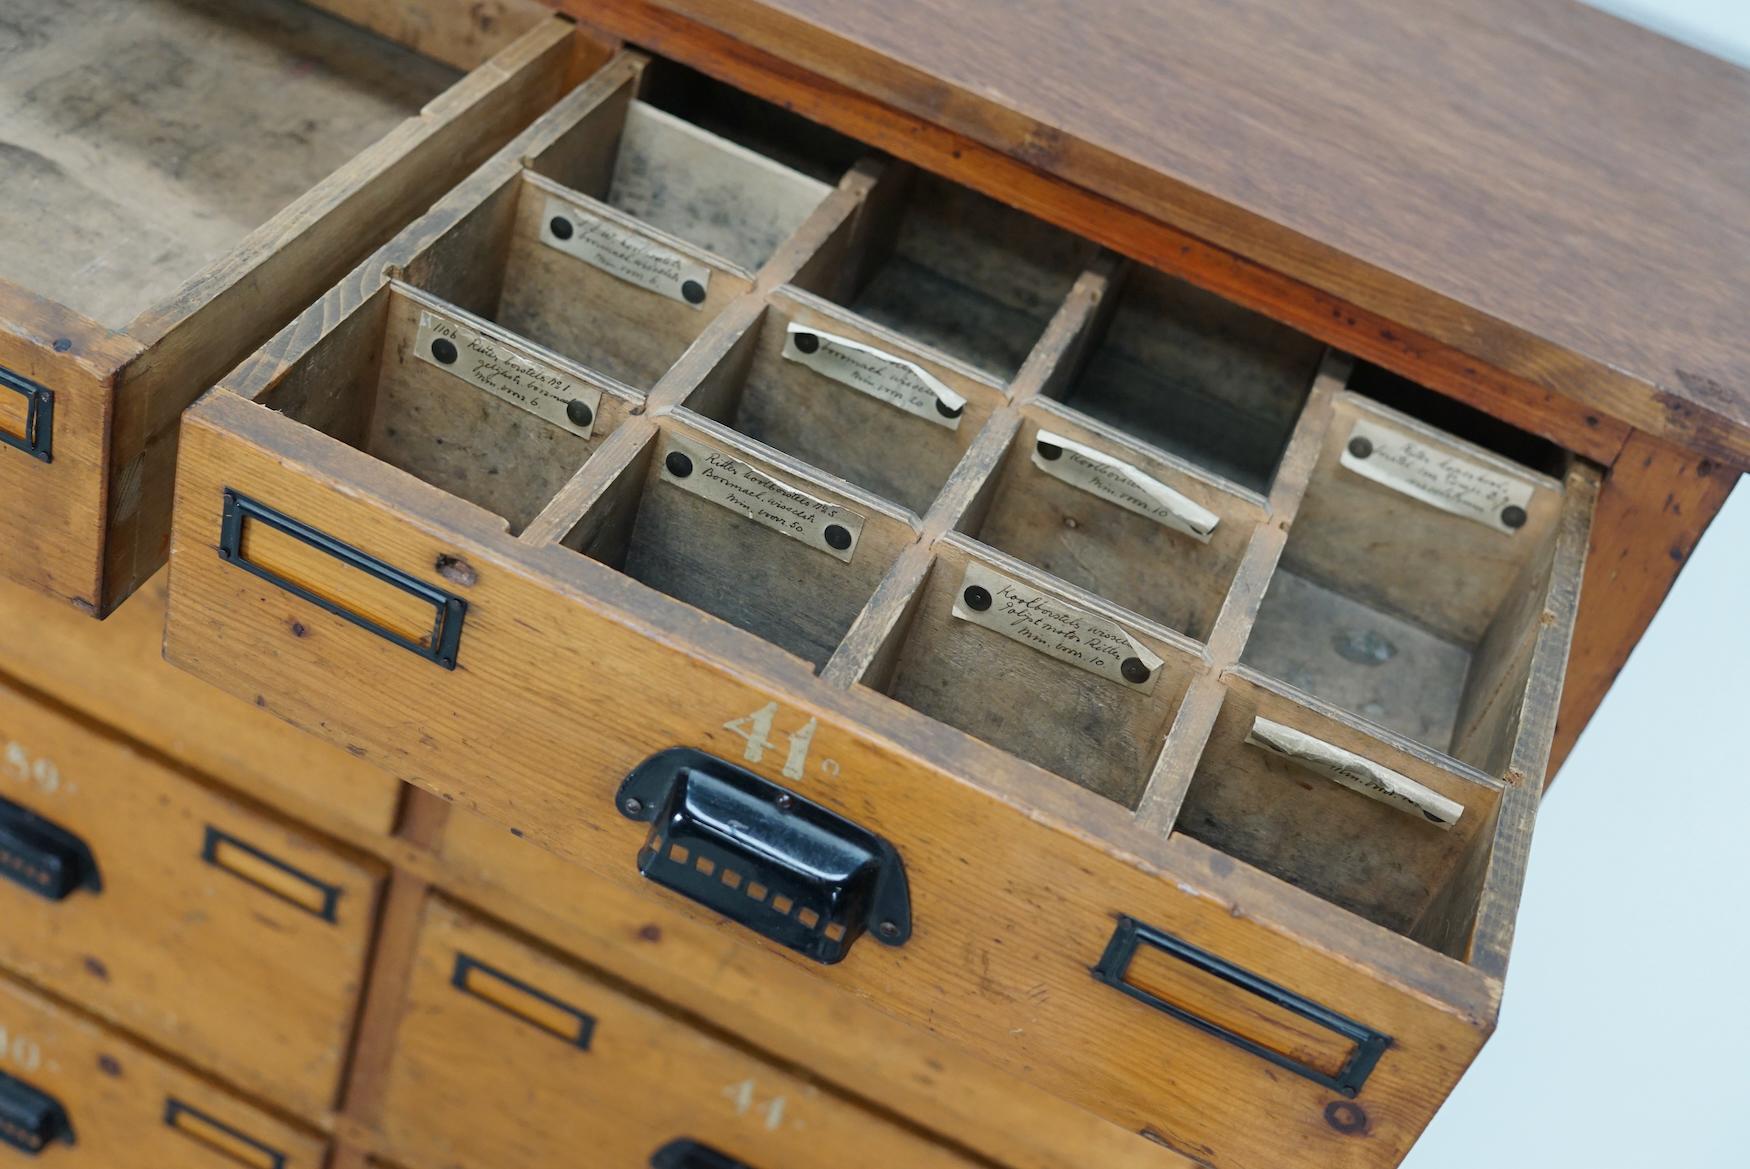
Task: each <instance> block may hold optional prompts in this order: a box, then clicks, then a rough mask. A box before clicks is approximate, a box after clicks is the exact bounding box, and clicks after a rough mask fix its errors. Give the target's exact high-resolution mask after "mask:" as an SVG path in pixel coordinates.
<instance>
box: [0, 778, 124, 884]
mask: <svg viewBox="0 0 1750 1169" xmlns="http://www.w3.org/2000/svg"><path fill="white" fill-rule="evenodd" d="M0 877H5V878H6V879H7V880H9V881H11V882H12V883H13V884H15V885H20V886H23V887H24V888H26V889H29V890H30V891H31V892H32V893H35V894H36V895H37V896H38V897H43V898H46V899H48V900H50V901H64V900H66V899H67V897H68V896H69V895H70V894H72V892H73V891H74V890H76V889H89V890H91V891H92V892H93V893H96V892H99V891H101V890H102V888H103V882H102V880H101V879H100V878H99V877H98V874H97V861H96V859H95V858H94V857H93V856H92V855H91V849H90V848H88V847H87V846H86V844H85V842H84V841H83V840H80V839H79V838H78V837H77V836H75V835H73V834H72V833H71V832H68V831H67V830H66V829H65V828H62V827H61V826H60V825H59V824H56V823H54V822H53V821H52V820H45V819H44V818H43V817H41V816H39V815H37V814H36V813H35V812H33V811H31V810H30V809H29V808H26V807H22V806H20V805H18V804H15V803H13V802H12V801H11V800H5V799H0Z"/></svg>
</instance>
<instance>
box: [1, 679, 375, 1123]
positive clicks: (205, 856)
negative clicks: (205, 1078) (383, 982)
mask: <svg viewBox="0 0 1750 1169" xmlns="http://www.w3.org/2000/svg"><path fill="white" fill-rule="evenodd" d="M0 800H3V801H4V802H3V803H0V844H3V848H0V862H3V864H4V866H5V867H4V870H3V871H0V876H4V877H6V878H8V879H6V880H4V881H0V902H4V905H5V920H6V922H7V928H6V929H5V930H4V931H0V964H4V965H5V966H7V967H9V968H11V969H12V970H14V971H16V972H18V973H20V974H22V975H24V976H25V977H27V978H29V979H30V980H31V981H33V982H35V983H37V984H39V985H41V986H44V987H47V988H49V989H51V990H52V991H53V992H54V993H55V994H57V995H62V996H65V997H67V998H69V999H72V1000H73V1001H75V1002H77V1003H79V1004H80V1005H82V1006H85V1007H87V1008H89V1009H91V1010H93V1011H95V1012H96V1013H98V1014H100V1015H102V1016H104V1017H106V1018H109V1019H112V1020H114V1021H116V1022H118V1023H121V1024H123V1025H125V1026H126V1027H127V1028H128V1029H130V1030H132V1031H135V1032H137V1033H138V1034H140V1035H142V1036H145V1037H146V1038H148V1039H150V1040H152V1041H153V1042H154V1043H157V1044H160V1045H162V1046H163V1047H166V1048H168V1049H170V1050H172V1051H175V1052H177V1053H179V1054H181V1055H184V1056H186V1057H187V1058H188V1059H190V1060H191V1061H192V1062H194V1063H196V1064H198V1065H200V1066H202V1067H205V1068H209V1069H211V1070H212V1071H214V1072H217V1073H219V1074H220V1075H222V1076H223V1077H224V1078H225V1079H227V1080H228V1081H230V1082H232V1083H234V1084H237V1085H239V1086H240V1087H243V1088H246V1089H248V1090H250V1091H252V1092H254V1093H257V1094H259V1095H261V1096H263V1097H265V1098H268V1099H271V1100H274V1101H276V1102H278V1103H279V1104H280V1105H282V1106H284V1107H286V1108H289V1109H292V1110H294V1111H296V1112H298V1113H300V1114H302V1115H305V1116H310V1117H316V1116H320V1115H322V1114H323V1113H324V1112H326V1110H327V1109H329V1108H330V1107H331V1106H332V1104H333V1101H334V1097H335V1092H336V1088H337V1084H338V1080H339V1076H340V1072H341V1068H342V1064H343V1057H344V1054H345V1050H346V1045H347V1041H348V1037H349V1034H350V1029H351V1023H352V1018H353V1013H354V1009H355V1002H356V999H357V996H358V990H359V982H360V979H361V977H362V972H363V966H364V960H365V955H366V950H367V947H368V943H369V938H370V931H371V926H372V918H373V907H374V901H375V898H376V896H377V889H378V886H379V884H380V883H381V871H380V868H379V866H377V865H375V864H373V863H370V862H367V861H363V860H358V859H354V858H352V857H350V856H348V855H345V854H343V853H342V852H340V851H339V850H337V849H336V848H335V847H334V846H332V845H330V844H328V843H327V842H325V841H323V840H322V839H321V838H319V837H317V836H314V835H312V834H311V833H309V832H307V831H304V830H302V829H297V828H293V827H291V826H290V825H289V824H286V823H283V822H281V821H278V820H276V819H273V818H271V817H269V816H266V815H263V814H261V813H259V812H256V811H254V810H252V809H250V808H248V807H245V806H244V805H242V804H239V803H237V802H236V801H234V800H232V799H229V798H227V797H225V796H222V795H219V794H217V793H216V792H214V791H211V790H209V789H207V788H205V787H203V786H201V785H200V784H198V783H196V782H195V781H193V780H191V779H188V778H186V777H184V776H182V775H180V774H178V773H176V772H174V771H171V770H170V769H168V768H167V767H165V766H163V765H161V764H159V763H158V762H156V761H155V760H153V759H151V758H150V757H148V756H146V755H144V754H142V753H141V752H140V751H138V750H137V749H135V748H132V747H131V746H129V745H127V744H126V743H125V742H124V741H122V740H118V739H114V738H110V737H108V736H106V735H104V734H103V733H102V732H100V731H98V730H95V729H93V728H91V727H90V726H88V725H86V724H83V723H80V722H78V721H76V720H75V719H74V718H73V717H72V716H70V715H68V714H67V713H65V712H63V711H61V710H59V709H56V708H51V707H49V706H46V705H44V704H42V703H39V702H37V701H34V700H32V699H30V698H28V697H26V696H24V695H23V694H22V693H20V692H19V691H17V690H14V689H12V688H10V687H7V686H0Z"/></svg>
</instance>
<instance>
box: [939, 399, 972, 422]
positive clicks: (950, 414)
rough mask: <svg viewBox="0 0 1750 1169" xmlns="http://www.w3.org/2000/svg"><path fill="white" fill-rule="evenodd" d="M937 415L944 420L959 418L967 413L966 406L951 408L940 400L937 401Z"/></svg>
mask: <svg viewBox="0 0 1750 1169" xmlns="http://www.w3.org/2000/svg"><path fill="white" fill-rule="evenodd" d="M936 413H938V414H940V415H941V416H942V417H944V418H958V417H960V416H961V415H962V414H964V413H966V407H965V406H950V405H948V403H946V402H944V401H942V400H941V399H940V398H938V399H936Z"/></svg>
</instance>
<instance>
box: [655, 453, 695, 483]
mask: <svg viewBox="0 0 1750 1169" xmlns="http://www.w3.org/2000/svg"><path fill="white" fill-rule="evenodd" d="M662 465H663V466H665V467H667V468H668V473H669V474H670V475H673V476H674V477H675V478H676V479H685V478H686V477H687V476H688V475H691V474H692V473H693V460H691V459H689V458H687V456H685V455H683V454H682V453H681V452H679V451H670V452H668V457H667V458H665V459H663V460H662Z"/></svg>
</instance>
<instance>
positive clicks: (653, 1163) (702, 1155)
mask: <svg viewBox="0 0 1750 1169" xmlns="http://www.w3.org/2000/svg"><path fill="white" fill-rule="evenodd" d="M650 1169H753V1166H751V1165H749V1164H748V1163H747V1162H746V1161H737V1160H736V1159H735V1158H734V1157H730V1156H725V1155H724V1154H722V1153H719V1152H718V1151H717V1150H716V1149H713V1148H711V1147H710V1146H708V1145H701V1144H700V1143H699V1142H698V1141H670V1142H669V1143H668V1144H666V1145H664V1146H662V1148H660V1149H658V1150H656V1153H655V1155H654V1156H652V1157H651V1158H650Z"/></svg>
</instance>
